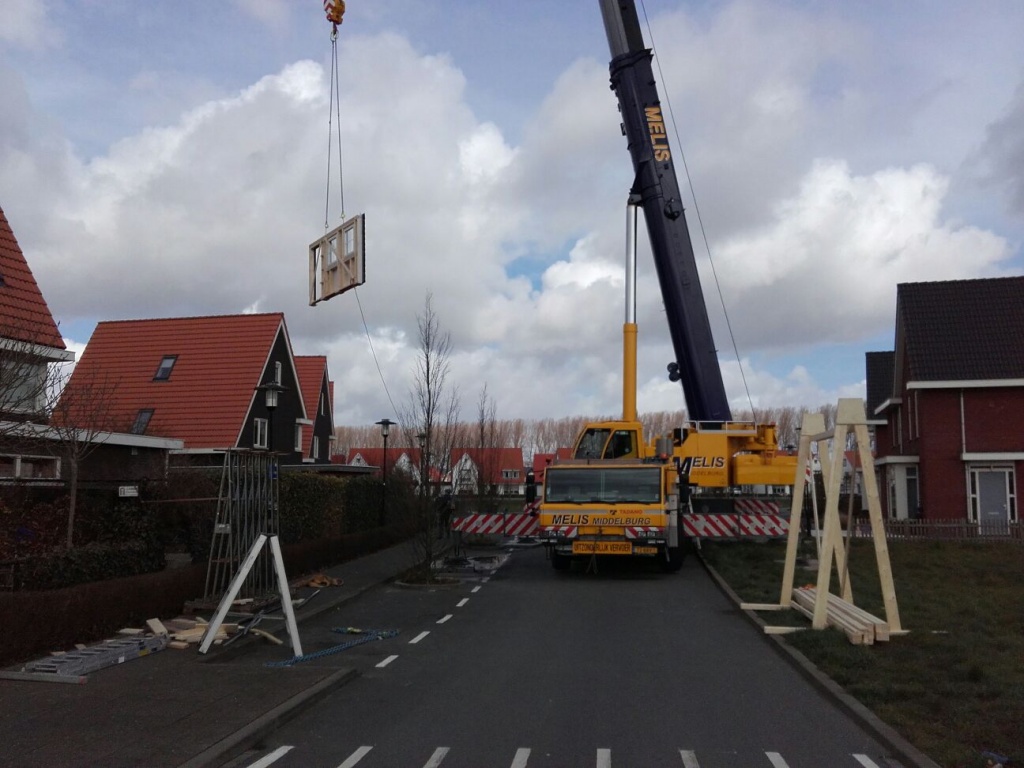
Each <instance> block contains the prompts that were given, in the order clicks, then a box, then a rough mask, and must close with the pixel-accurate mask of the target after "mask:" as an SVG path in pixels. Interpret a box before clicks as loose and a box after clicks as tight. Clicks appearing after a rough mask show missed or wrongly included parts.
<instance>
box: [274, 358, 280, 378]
mask: <svg viewBox="0 0 1024 768" xmlns="http://www.w3.org/2000/svg"><path fill="white" fill-rule="evenodd" d="M274 383H275V384H280V383H281V361H280V360H277V361H276V362H275V363H274Z"/></svg>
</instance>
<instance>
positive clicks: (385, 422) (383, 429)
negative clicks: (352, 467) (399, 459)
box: [376, 419, 395, 527]
mask: <svg viewBox="0 0 1024 768" xmlns="http://www.w3.org/2000/svg"><path fill="white" fill-rule="evenodd" d="M376 423H377V425H378V426H379V427H380V436H381V437H383V438H384V468H383V469H384V472H383V474H382V476H381V491H380V520H379V525H380V526H382V527H383V525H384V517H385V513H386V510H387V504H388V501H387V500H388V434H389V433H390V432H391V425H392V424H394V423H395V422H393V421H391V419H381V420H380V421H378V422H376Z"/></svg>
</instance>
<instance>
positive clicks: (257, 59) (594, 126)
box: [0, 0, 1024, 425]
mask: <svg viewBox="0 0 1024 768" xmlns="http://www.w3.org/2000/svg"><path fill="white" fill-rule="evenodd" d="M637 4H638V7H639V8H640V13H641V23H642V24H644V29H645V35H646V36H647V40H648V44H651V40H652V38H653V45H654V48H655V50H656V54H657V62H656V67H657V69H656V73H659V75H658V79H659V88H660V90H661V94H662V99H663V102H664V103H665V104H666V105H667V106H668V107H669V108H670V110H671V113H672V115H673V116H674V120H675V125H674V127H673V128H671V129H670V133H671V135H672V138H673V140H675V137H676V133H678V139H679V141H678V142H675V141H673V143H676V144H677V158H678V157H679V151H678V150H679V149H681V150H682V152H683V153H684V154H685V159H686V169H688V172H689V178H687V177H686V176H685V175H684V174H685V169H684V167H683V164H682V163H681V162H679V161H678V159H677V170H678V171H679V173H680V175H681V176H682V178H681V184H682V186H683V187H684V188H689V185H690V184H691V183H692V186H693V189H694V191H695V194H696V208H695V206H694V203H693V200H690V201H689V202H688V203H687V207H688V213H687V215H688V220H689V223H690V228H691V232H692V233H693V240H694V243H695V246H696V248H697V251H698V260H699V262H700V266H701V270H702V272H701V274H702V280H703V286H704V294H705V296H706V297H707V300H708V305H709V306H708V311H709V315H710V316H711V318H712V324H713V327H714V329H715V334H716V342H717V346H718V347H719V350H720V360H721V367H722V372H723V376H724V378H725V382H726V388H727V391H728V393H729V396H730V398H731V400H732V402H733V407H734V409H736V410H742V409H745V408H748V407H749V404H750V402H751V401H752V403H753V405H755V406H758V407H761V406H765V407H767V406H782V405H795V406H800V405H808V406H817V405H819V404H822V403H828V402H834V401H835V399H836V398H837V397H840V396H862V395H863V391H864V352H865V351H867V350H876V349H891V348H892V344H893V323H894V312H895V299H896V285H897V284H898V283H900V282H909V281H922V280H946V279H960V278H975V277H986V276H998V275H1007V274H1021V273H1022V272H1024V252H1022V246H1021V243H1022V239H1024V46H1021V45H1020V41H1019V33H1020V30H1022V29H1024V4H1021V3H1019V2H1016V0H992V2H988V3H985V4H983V5H979V4H977V3H975V2H973V1H971V0H961V1H958V2H952V1H942V0H929V1H928V2H925V1H924V0H903V1H902V2H900V3H897V4H893V3H889V2H881V1H880V0H877V1H876V0H866V1H865V2H859V3H848V2H845V1H844V0H835V1H830V0H820V1H818V2H806V0H770V1H769V0H764V1H763V2H762V1H761V0H747V1H743V2H730V1H726V0H723V1H722V2H718V1H716V0H643V1H642V2H641V0H638V2H637ZM894 8H895V9H896V10H894ZM2 11H3V12H2V18H0V207H2V208H3V209H4V211H5V213H6V214H7V217H8V219H9V221H10V222H11V225H12V227H13V228H14V231H15V234H16V236H17V237H18V240H19V242H20V244H21V246H22V249H23V250H24V251H25V254H26V256H27V258H28V261H29V264H30V266H31V267H32V269H33V271H34V273H35V276H36V279H37V280H38V282H39V284H40V287H41V288H42V290H43V293H44V295H45V297H46V299H47V301H48V303H49V305H50V308H51V310H52V312H53V314H54V316H55V318H56V319H57V320H58V321H59V322H60V327H61V330H62V333H63V334H64V336H65V338H66V339H67V340H68V344H69V346H72V347H73V348H76V349H80V348H81V347H82V346H83V345H84V344H85V343H86V342H87V341H88V339H89V336H90V334H91V332H92V329H93V327H94V325H95V323H96V322H97V321H99V320H112V319H122V318H147V317H171V316H188V315H200V314H229V313H237V312H251V311H283V312H285V315H286V319H287V323H288V328H289V332H290V334H291V337H292V343H293V346H294V348H295V350H296V352H297V353H300V354H327V355H328V358H329V365H330V371H331V374H332V377H333V378H334V380H335V382H336V384H335V387H336V422H337V423H338V424H339V425H340V424H349V425H361V424H368V423H372V422H373V421H376V420H378V419H380V418H382V417H385V416H388V417H391V418H394V417H395V415H396V414H395V411H394V410H393V406H392V404H394V405H395V406H397V407H402V405H403V404H404V403H405V402H407V401H408V393H409V387H410V383H411V376H412V370H413V365H414V359H415V355H416V347H417V333H416V319H417V315H418V314H422V312H423V307H424V301H425V299H426V296H427V295H428V294H430V295H432V297H433V304H434V308H435V310H436V312H437V314H438V316H439V319H440V321H441V324H442V326H443V328H444V329H445V330H448V331H450V332H451V335H452V341H453V355H452V359H451V364H452V376H453V380H454V381H455V382H457V384H458V386H459V388H460V391H461V393H462V401H463V405H464V412H465V415H466V416H467V418H473V417H474V415H475V409H476V406H475V404H476V401H477V398H478V395H479V392H480V389H481V387H482V386H483V385H484V383H486V384H487V387H488V393H489V394H490V395H491V396H492V397H493V398H494V400H495V401H496V405H497V411H498V415H499V417H502V418H513V417H524V418H539V417H549V416H553V417H559V416H565V415H575V414H615V413H617V412H618V411H619V410H620V408H621V383H620V377H621V370H620V369H621V328H622V321H623V296H624V288H623V266H622V258H623V243H624V240H625V236H624V231H625V230H624V227H625V210H624V203H625V198H626V194H627V192H628V189H629V186H630V182H631V178H632V166H631V163H630V158H629V154H628V152H627V151H626V145H625V140H624V139H623V137H622V136H621V134H620V131H619V117H618V114H617V111H616V110H617V107H616V101H615V98H614V94H613V93H612V92H611V91H610V90H609V88H608V70H607V61H608V51H607V43H606V40H605V37H604V30H603V27H602V25H601V17H600V12H599V7H598V0H558V1H557V2H553V1H552V0H519V2H512V3H507V2H489V1H488V2H481V0H350V1H349V2H348V10H347V13H346V16H345V22H344V24H343V25H342V27H341V28H340V30H339V36H338V52H339V68H340V75H341V77H340V83H339V91H340V102H341V103H340V109H339V111H340V121H341V127H342V158H343V162H344V166H343V179H344V197H345V200H344V202H345V210H344V213H345V214H346V215H354V214H356V213H365V214H366V222H367V232H368V235H367V282H366V284H365V285H364V286H363V287H362V288H360V289H359V290H358V296H356V295H355V294H353V293H347V294H344V295H342V296H339V297H336V298H334V299H331V300H330V301H328V302H324V303H321V304H320V305H318V306H316V307H309V306H307V303H308V296H307V268H308V267H307V249H308V245H309V243H310V242H311V241H313V240H314V239H316V238H317V237H319V236H320V235H321V234H322V233H323V232H324V225H325V210H327V223H328V225H329V227H334V226H336V225H337V224H338V223H339V222H340V216H341V215H342V211H341V207H340V195H339V192H338V183H337V176H338V169H337V150H336V148H335V150H334V151H333V161H334V162H333V164H332V165H331V166H329V165H328V151H327V150H328V139H329V134H328V119H329V117H330V113H331V110H330V100H329V94H330V87H329V86H330V72H331V60H332V58H331V41H330V26H329V24H328V23H327V22H326V21H325V20H324V18H323V13H322V9H321V2H320V0H174V2H156V1H155V0H154V1H151V2H137V1H136V0H2ZM644 17H646V20H645V18H644ZM647 22H649V24H650V29H648V28H647V26H646V24H647ZM329 172H330V175H331V176H332V177H333V181H332V189H331V197H330V206H328V196H327V179H328V176H329ZM697 208H699V211H700V218H701V221H700V222H698V220H697V217H696V215H695V210H696V209H697ZM701 224H702V225H703V228H702V227H701ZM641 241H642V242H643V238H641ZM705 241H706V243H707V246H705ZM709 254H710V260H709ZM712 264H713V267H714V268H713V270H712ZM639 268H640V275H639V279H638V292H639V310H638V314H639V323H640V344H641V348H640V360H639V376H638V378H639V383H640V392H639V395H638V406H639V409H640V410H641V411H656V410H677V409H680V408H682V407H683V398H682V393H681V391H680V390H679V387H678V385H675V384H671V383H669V382H668V381H667V379H666V378H665V374H664V372H665V363H666V362H667V361H668V360H669V359H670V358H671V354H672V353H671V347H670V344H669V339H668V330H667V327H666V324H665V320H664V315H663V313H662V306H661V304H662V303H661V296H660V292H659V289H658V286H657V281H656V279H655V277H654V272H653V265H652V263H651V257H650V254H649V252H642V253H641V256H640V265H639ZM716 276H717V279H716ZM357 299H358V300H357ZM726 318H728V323H729V324H730V325H731V331H732V333H731V336H732V337H734V339H735V345H734V343H733V338H731V337H730V333H729V330H728V328H727V326H726ZM364 321H365V324H364ZM375 357H376V363H379V368H380V373H378V368H377V365H376V364H375ZM741 369H742V372H743V373H742V375H741ZM382 379H383V381H382ZM385 383H386V386H387V389H386V390H385ZM748 392H749V398H750V399H749V400H748Z"/></svg>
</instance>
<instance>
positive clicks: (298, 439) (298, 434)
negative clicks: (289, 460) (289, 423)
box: [295, 424, 302, 452]
mask: <svg viewBox="0 0 1024 768" xmlns="http://www.w3.org/2000/svg"><path fill="white" fill-rule="evenodd" d="M295 450H296V451H300V452H301V451H302V425H301V424H296V425H295Z"/></svg>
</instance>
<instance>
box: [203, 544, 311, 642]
mask: <svg viewBox="0 0 1024 768" xmlns="http://www.w3.org/2000/svg"><path fill="white" fill-rule="evenodd" d="M268 538H269V541H270V550H271V553H272V554H273V558H274V570H275V572H276V573H277V586H278V589H279V590H280V592H281V607H282V608H283V609H284V617H285V621H286V622H287V624H288V635H289V637H291V640H292V651H294V655H295V656H301V655H302V643H301V642H300V641H299V628H298V625H297V624H296V623H295V611H294V610H293V609H292V593H291V589H290V588H289V587H288V577H287V576H286V575H285V571H284V558H283V557H281V543H280V542H279V541H278V538H277V536H276V535H274V536H270V537H268V536H267V534H265V533H261V534H260V535H259V536H257V537H256V541H254V542H253V544H252V547H251V548H250V549H249V554H248V555H246V557H245V561H244V562H243V563H242V567H241V568H239V569H238V573H236V574H235V577H234V578H233V579H232V580H231V586H230V587H228V591H227V592H226V593H225V595H224V597H223V598H222V599H221V601H220V605H218V606H217V612H216V613H215V614H214V616H213V619H212V620H211V621H210V623H209V625H208V626H207V628H206V633H205V634H204V635H203V640H202V642H201V643H200V644H199V652H200V653H206V652H207V651H208V650H210V645H211V644H212V643H213V639H214V638H215V637H216V636H217V630H218V629H220V626H221V624H223V623H224V617H225V616H227V613H228V610H229V609H230V608H231V604H232V603H233V602H234V601H235V597H236V596H237V595H238V592H239V590H240V589H241V588H242V584H243V583H245V577H246V576H248V575H249V571H251V570H252V566H253V564H254V563H255V562H256V558H257V557H259V554H260V551H261V550H262V549H263V545H264V544H265V543H266V542H267V540H268Z"/></svg>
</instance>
